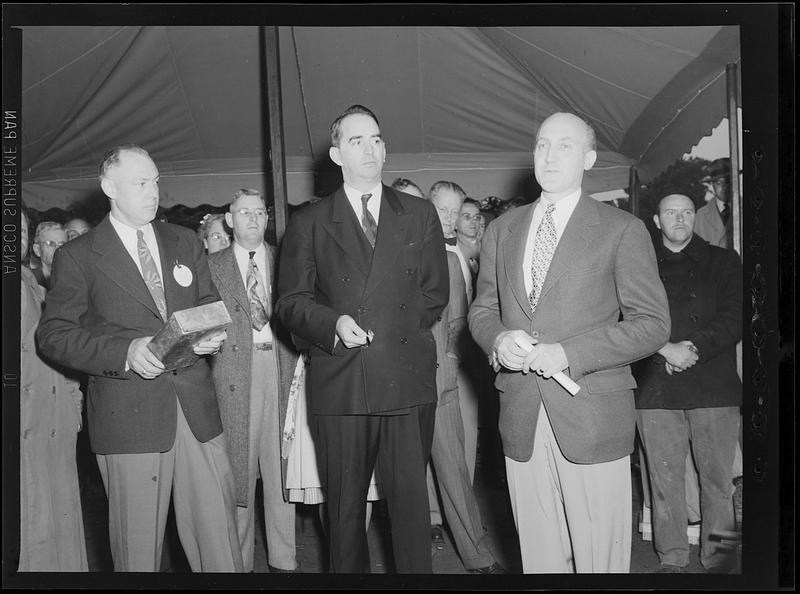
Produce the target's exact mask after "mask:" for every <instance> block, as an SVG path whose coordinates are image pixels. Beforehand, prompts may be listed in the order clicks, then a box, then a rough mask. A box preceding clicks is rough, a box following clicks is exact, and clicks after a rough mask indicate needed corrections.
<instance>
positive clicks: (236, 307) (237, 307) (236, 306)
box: [233, 305, 242, 311]
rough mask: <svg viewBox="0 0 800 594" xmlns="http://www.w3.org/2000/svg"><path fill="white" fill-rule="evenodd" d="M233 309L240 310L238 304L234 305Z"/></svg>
mask: <svg viewBox="0 0 800 594" xmlns="http://www.w3.org/2000/svg"><path fill="white" fill-rule="evenodd" d="M233 311H242V308H241V307H240V306H239V305H235V306H234V307H233Z"/></svg>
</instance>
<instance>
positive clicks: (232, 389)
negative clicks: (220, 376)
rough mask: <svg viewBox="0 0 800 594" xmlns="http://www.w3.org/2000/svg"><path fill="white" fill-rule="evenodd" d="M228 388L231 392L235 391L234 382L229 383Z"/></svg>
mask: <svg viewBox="0 0 800 594" xmlns="http://www.w3.org/2000/svg"><path fill="white" fill-rule="evenodd" d="M228 388H229V389H230V391H231V392H235V391H236V386H235V385H234V384H231V385H230V386H228Z"/></svg>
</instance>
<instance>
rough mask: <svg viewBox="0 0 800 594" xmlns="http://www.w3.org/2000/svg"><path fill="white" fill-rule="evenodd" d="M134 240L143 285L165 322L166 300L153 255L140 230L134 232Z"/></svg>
mask: <svg viewBox="0 0 800 594" xmlns="http://www.w3.org/2000/svg"><path fill="white" fill-rule="evenodd" d="M136 239H137V244H136V250H137V252H138V253H139V264H141V266H142V277H143V278H144V284H146V285H147V290H148V291H150V295H152V297H153V301H155V303H156V307H157V308H158V313H159V314H161V317H162V319H163V320H164V321H165V322H166V321H167V300H166V298H165V297H164V285H163V284H161V276H159V274H158V268H157V267H156V263H155V260H153V255H152V254H151V253H150V249H149V248H148V247H147V243H146V242H145V240H144V232H143V231H142V230H141V229H139V230H137V231H136Z"/></svg>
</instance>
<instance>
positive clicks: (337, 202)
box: [276, 185, 449, 414]
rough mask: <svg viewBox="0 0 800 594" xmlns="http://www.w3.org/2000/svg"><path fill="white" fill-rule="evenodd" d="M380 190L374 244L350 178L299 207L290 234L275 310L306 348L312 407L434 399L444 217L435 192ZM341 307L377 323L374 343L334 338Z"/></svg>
mask: <svg viewBox="0 0 800 594" xmlns="http://www.w3.org/2000/svg"><path fill="white" fill-rule="evenodd" d="M382 192H383V195H382V198H381V209H380V217H379V221H378V236H377V241H376V244H375V249H374V251H373V250H372V248H371V247H370V245H369V243H368V242H367V240H366V237H365V236H364V232H363V230H362V228H361V226H360V224H359V222H358V220H357V218H356V216H355V213H354V212H353V209H352V207H351V206H350V203H349V202H348V200H347V196H346V195H345V192H344V189H343V188H339V190H338V191H337V192H335V193H334V194H332V195H330V196H328V197H327V198H325V199H323V200H321V201H319V202H317V203H315V204H312V205H310V206H307V207H305V208H303V209H301V210H299V211H297V212H296V213H295V214H294V215H292V218H291V220H290V221H289V226H288V228H287V229H286V234H285V235H284V239H283V245H282V247H281V257H280V266H279V271H278V293H279V297H278V302H277V305H276V314H277V315H278V317H279V318H280V320H281V322H282V323H283V324H284V325H285V326H286V327H287V328H288V329H289V330H290V331H291V332H292V334H294V335H295V336H296V337H297V340H296V342H297V344H298V346H299V347H301V348H308V349H309V355H310V364H309V370H308V377H309V383H308V385H309V392H308V394H309V413H310V414H376V413H377V414H380V413H384V412H389V411H396V410H399V409H403V408H407V407H411V406H417V405H420V404H430V403H435V402H436V345H435V343H434V339H433V335H432V333H431V326H433V324H434V323H435V322H436V321H437V317H438V316H439V315H440V313H441V311H442V309H443V308H444V307H445V305H447V302H448V296H449V275H448V269H447V258H446V256H445V249H444V238H443V236H442V227H441V224H440V223H439V217H438V215H437V214H436V209H435V208H434V207H433V205H432V204H431V203H430V202H427V201H426V200H423V199H420V198H416V197H414V196H410V195H408V194H405V193H403V192H396V191H394V190H392V189H391V188H389V187H388V186H386V185H384V186H383V189H382ZM343 314H347V315H350V316H351V317H352V318H353V319H354V320H355V321H356V323H357V324H359V326H360V327H361V328H363V329H364V330H365V331H368V330H372V331H373V332H374V339H373V340H372V342H371V344H370V345H369V346H367V347H362V348H352V349H348V348H346V347H345V346H344V345H343V344H341V342H339V343H337V344H336V345H335V346H334V338H335V336H336V321H337V319H338V318H339V316H341V315H343Z"/></svg>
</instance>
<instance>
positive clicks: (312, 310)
mask: <svg viewBox="0 0 800 594" xmlns="http://www.w3.org/2000/svg"><path fill="white" fill-rule="evenodd" d="M277 272H278V300H277V302H276V304H275V313H276V315H277V316H278V319H279V320H280V322H281V323H282V324H283V325H284V326H285V327H286V328H287V329H288V330H289V331H290V332H291V333H292V334H293V335H294V337H295V343H296V345H297V347H298V348H299V349H304V348H307V347H308V346H310V345H311V344H314V345H316V346H318V347H319V348H322V349H324V350H326V351H328V352H329V353H331V354H332V353H333V349H334V342H335V337H336V321H337V320H338V319H339V315H340V314H339V313H338V312H337V311H335V310H334V309H333V308H331V307H329V306H327V305H324V304H322V303H318V302H317V298H316V291H315V286H316V284H317V260H316V256H315V252H314V220H313V219H312V218H311V217H310V216H308V213H306V212H303V211H299V212H297V213H295V214H294V216H292V218H291V219H290V220H289V225H288V227H287V229H286V233H285V234H284V236H283V244H282V245H281V249H280V258H279V262H278V271H277Z"/></svg>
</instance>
